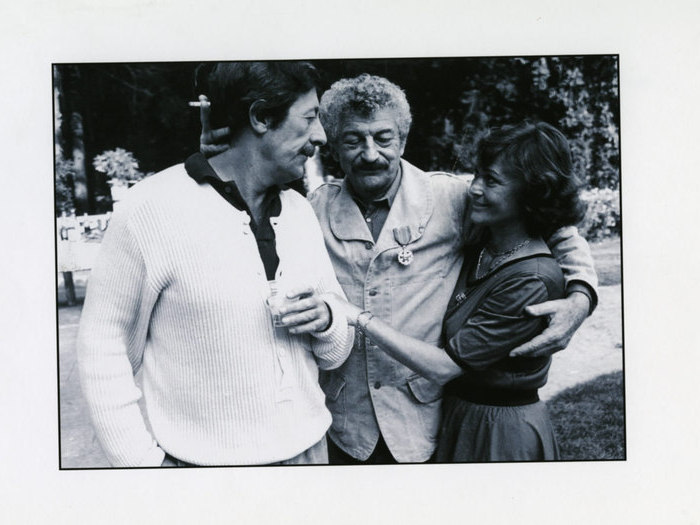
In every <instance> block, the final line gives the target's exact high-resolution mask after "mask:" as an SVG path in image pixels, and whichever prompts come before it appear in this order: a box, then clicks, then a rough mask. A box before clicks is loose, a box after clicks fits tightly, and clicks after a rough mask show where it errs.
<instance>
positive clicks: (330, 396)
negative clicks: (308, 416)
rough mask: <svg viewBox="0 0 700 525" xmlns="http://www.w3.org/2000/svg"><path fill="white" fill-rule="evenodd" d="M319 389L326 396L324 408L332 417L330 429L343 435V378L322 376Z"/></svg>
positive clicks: (344, 414)
mask: <svg viewBox="0 0 700 525" xmlns="http://www.w3.org/2000/svg"><path fill="white" fill-rule="evenodd" d="M322 378H323V380H322V381H321V389H322V390H323V392H324V394H326V406H327V407H328V410H330V412H331V415H332V416H333V423H332V426H331V428H332V429H333V430H334V431H335V432H338V433H339V434H340V433H343V432H344V431H345V420H346V419H347V414H346V413H345V410H346V408H345V391H344V390H345V378H344V377H342V376H340V375H338V374H334V373H330V374H328V373H327V374H324V375H323V376H322Z"/></svg>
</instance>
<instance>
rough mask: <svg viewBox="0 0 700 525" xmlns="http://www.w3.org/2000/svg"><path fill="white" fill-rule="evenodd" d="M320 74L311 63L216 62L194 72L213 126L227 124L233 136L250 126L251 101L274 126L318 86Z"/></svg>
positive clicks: (200, 67)
mask: <svg viewBox="0 0 700 525" xmlns="http://www.w3.org/2000/svg"><path fill="white" fill-rule="evenodd" d="M318 81H319V75H318V72H317V70H316V68H315V67H314V66H313V65H312V64H311V63H309V62H296V61H279V62H277V61H275V62H217V63H214V64H211V63H207V64H202V65H200V66H199V67H198V68H197V70H196V71H195V86H196V88H195V89H196V90H197V94H204V95H206V96H207V97H208V98H209V101H210V102H211V125H212V128H221V127H224V126H228V127H229V128H230V129H231V138H234V137H236V136H237V135H238V134H239V133H240V131H241V130H243V129H245V127H246V126H247V125H248V122H249V121H248V111H249V109H250V106H251V104H253V103H254V102H256V101H260V102H259V112H258V117H259V118H261V119H265V118H269V119H270V124H271V127H273V128H274V127H276V126H278V125H279V124H280V123H281V122H282V121H283V120H284V119H285V117H286V116H287V111H288V110H289V107H290V106H291V105H292V104H293V103H294V102H295V101H296V99H297V98H299V96H300V95H303V94H305V93H308V92H309V91H310V90H312V89H317V86H318Z"/></svg>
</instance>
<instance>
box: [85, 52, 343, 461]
mask: <svg viewBox="0 0 700 525" xmlns="http://www.w3.org/2000/svg"><path fill="white" fill-rule="evenodd" d="M198 74H199V77H200V81H203V83H204V84H206V85H202V86H200V88H201V89H202V90H203V91H205V90H206V91H207V94H208V96H209V98H210V99H211V100H212V103H213V104H216V107H217V109H218V110H219V112H218V115H219V116H220V118H221V120H220V124H221V125H226V126H228V127H229V128H230V131H231V135H230V136H231V143H230V148H229V149H228V150H226V151H225V152H224V153H221V154H219V155H216V156H214V157H212V158H210V159H209V160H208V161H207V159H205V158H204V157H203V156H202V155H200V154H196V155H193V156H192V157H190V158H189V159H187V161H186V162H185V163H184V164H180V165H176V166H173V167H171V168H169V169H166V170H164V171H162V172H160V173H158V174H156V175H153V176H152V177H149V178H148V179H146V180H145V181H143V182H141V183H139V184H138V185H136V186H135V187H134V188H133V189H132V190H130V192H129V193H130V195H129V197H128V198H127V199H125V200H123V201H122V202H121V203H120V208H119V209H118V210H116V211H115V213H114V216H113V219H112V222H111V224H110V227H109V229H108V231H107V233H106V235H105V238H104V241H103V244H102V249H101V253H100V256H99V259H98V261H97V262H96V264H95V267H94V269H93V271H92V274H91V277H90V283H89V287H88V293H87V297H86V301H85V306H84V309H83V316H82V319H81V326H80V333H79V340H78V352H79V366H80V376H81V382H82V387H83V391H84V394H85V397H86V399H87V402H88V406H89V409H90V414H91V416H92V420H93V422H94V425H95V428H96V431H97V435H98V437H99V439H100V442H101V443H102V446H103V448H104V450H105V452H106V453H107V456H108V458H109V460H110V462H111V463H112V464H113V465H114V466H161V465H163V466H190V465H254V464H301V463H326V462H327V449H326V442H325V433H326V431H327V429H328V428H329V426H330V423H331V414H330V413H329V411H328V409H327V408H326V406H325V404H324V395H323V392H322V391H321V388H320V387H319V384H318V369H319V368H321V369H332V368H335V367H338V366H340V365H341V364H342V363H343V362H344V360H345V359H346V358H347V356H348V354H349V351H350V349H351V347H352V342H353V333H352V331H351V330H349V328H348V326H347V324H346V322H345V319H344V318H343V316H342V315H340V314H338V315H334V312H333V310H334V306H333V302H332V300H331V299H329V298H328V297H327V296H325V295H323V294H324V293H325V292H334V293H341V294H342V289H341V287H340V285H339V284H338V282H337V280H336V277H335V274H334V271H333V267H332V264H331V261H330V259H329V257H328V254H327V252H326V250H325V249H324V242H323V236H322V233H321V229H320V227H319V224H318V222H317V220H316V218H315V215H314V212H313V211H312V209H311V206H310V205H309V203H308V202H307V201H306V200H305V199H304V198H303V197H302V196H301V195H299V194H297V193H296V192H294V191H291V190H284V191H282V190H281V189H280V188H281V186H284V185H286V184H288V183H290V182H292V181H294V180H296V179H299V178H300V177H302V176H303V173H304V163H305V160H306V159H307V158H308V157H309V156H311V155H312V154H313V153H314V150H315V147H316V146H318V145H321V144H323V143H324V142H325V140H326V138H325V133H324V131H323V128H322V127H321V125H320V122H319V118H318V98H317V94H316V88H315V82H316V72H315V69H314V68H313V66H311V65H310V64H308V63H303V62H280V63H262V62H257V63H256V62H249V63H220V64H216V65H215V66H207V68H206V69H200V70H199V72H198ZM273 280H277V281H283V282H284V283H285V284H286V286H287V288H286V290H287V293H286V296H287V298H288V301H287V303H286V306H284V307H283V310H282V316H283V317H282V321H283V326H281V327H276V326H274V325H273V322H272V318H271V315H270V312H269V310H268V307H267V305H266V299H267V298H268V297H269V295H270V284H269V282H270V281H273ZM139 370H141V375H142V378H141V385H142V386H141V388H139V387H138V386H137V383H136V381H135V377H134V376H135V374H136V372H138V371H139ZM142 395H143V398H144V401H145V409H146V413H147V420H148V423H147V422H146V420H145V419H144V417H143V416H142V413H141V411H140V409H139V406H138V404H137V403H138V400H139V398H140V397H141V396H142ZM149 427H150V429H149Z"/></svg>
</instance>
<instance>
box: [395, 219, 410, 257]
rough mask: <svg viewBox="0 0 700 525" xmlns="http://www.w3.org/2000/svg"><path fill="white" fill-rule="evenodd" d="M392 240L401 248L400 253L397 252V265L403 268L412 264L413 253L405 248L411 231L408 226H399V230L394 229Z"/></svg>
mask: <svg viewBox="0 0 700 525" xmlns="http://www.w3.org/2000/svg"><path fill="white" fill-rule="evenodd" d="M393 231H394V239H396V242H397V243H399V245H400V246H401V251H400V252H399V257H398V259H399V263H401V264H403V265H404V266H408V265H409V264H411V263H412V262H413V252H412V251H411V250H409V249H408V248H406V246H407V245H408V243H409V242H411V229H410V228H409V227H408V226H401V227H399V228H394V230H393Z"/></svg>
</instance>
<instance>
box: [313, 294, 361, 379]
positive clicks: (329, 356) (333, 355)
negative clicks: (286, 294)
mask: <svg viewBox="0 0 700 525" xmlns="http://www.w3.org/2000/svg"><path fill="white" fill-rule="evenodd" d="M323 300H324V301H325V302H326V304H327V305H328V309H329V310H330V312H331V324H330V326H329V327H328V328H327V329H326V330H324V331H323V332H315V333H314V334H313V336H314V340H313V342H312V346H313V353H314V355H316V357H317V358H319V359H321V360H322V361H323V362H324V363H322V364H320V366H321V368H323V369H332V368H337V367H339V366H340V365H341V364H343V362H344V361H345V359H347V357H348V355H349V354H350V350H351V349H352V343H353V341H354V333H353V329H352V328H350V327H349V326H348V324H347V321H346V320H345V317H344V316H343V315H342V313H341V312H340V311H339V310H338V307H337V305H336V303H335V301H334V300H333V297H332V296H328V295H324V297H323Z"/></svg>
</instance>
